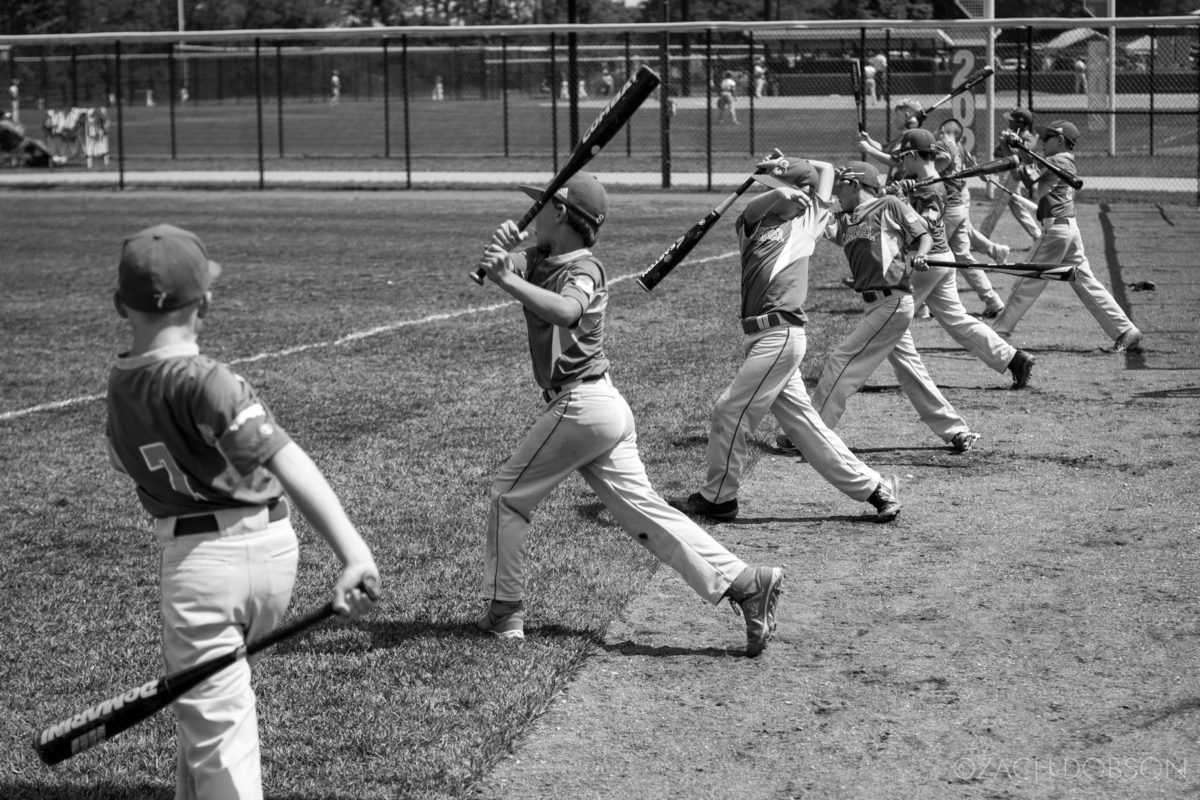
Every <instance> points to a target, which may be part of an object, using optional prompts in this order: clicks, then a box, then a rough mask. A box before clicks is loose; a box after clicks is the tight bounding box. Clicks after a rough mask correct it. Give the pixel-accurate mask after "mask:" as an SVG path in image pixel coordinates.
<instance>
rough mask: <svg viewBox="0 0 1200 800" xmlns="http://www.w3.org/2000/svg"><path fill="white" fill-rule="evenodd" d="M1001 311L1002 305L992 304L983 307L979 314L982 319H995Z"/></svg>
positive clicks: (1002, 311) (1002, 310)
mask: <svg viewBox="0 0 1200 800" xmlns="http://www.w3.org/2000/svg"><path fill="white" fill-rule="evenodd" d="M1003 313H1004V306H994V307H992V308H985V309H984V310H983V311H982V312H981V313H980V315H979V316H981V317H983V318H984V319H995V318H996V317H998V316H1000V315H1001V314H1003Z"/></svg>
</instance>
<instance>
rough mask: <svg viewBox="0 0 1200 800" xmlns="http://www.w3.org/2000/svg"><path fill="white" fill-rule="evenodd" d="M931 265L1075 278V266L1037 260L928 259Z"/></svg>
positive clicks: (1047, 278)
mask: <svg viewBox="0 0 1200 800" xmlns="http://www.w3.org/2000/svg"><path fill="white" fill-rule="evenodd" d="M925 263H926V264H928V265H929V266H931V267H953V268H954V269H984V270H987V271H988V272H1000V273H1003V274H1005V275H1016V276H1017V277H1018V278H1037V279H1038V280H1043V281H1069V280H1073V279H1074V278H1075V268H1074V267H1068V266H1067V265H1065V264H1039V263H1037V262H1036V261H1014V262H1012V263H1009V264H970V263H964V264H960V263H958V262H957V261H940V260H935V259H927V260H926V261H925Z"/></svg>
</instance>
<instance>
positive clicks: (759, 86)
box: [754, 56, 767, 97]
mask: <svg viewBox="0 0 1200 800" xmlns="http://www.w3.org/2000/svg"><path fill="white" fill-rule="evenodd" d="M766 93H767V60H766V59H765V58H763V57H762V56H755V57H754V96H755V97H762V96H764V95H765V94H766Z"/></svg>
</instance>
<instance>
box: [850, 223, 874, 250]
mask: <svg viewBox="0 0 1200 800" xmlns="http://www.w3.org/2000/svg"><path fill="white" fill-rule="evenodd" d="M876 238H877V236H876V232H875V231H874V230H872V229H871V224H870V223H869V222H867V221H866V220H864V221H863V222H860V223H859V224H857V225H851V226H850V227H848V228H846V235H845V236H843V237H842V244H843V245H847V244H850V243H851V242H853V241H855V240H857V239H865V240H866V241H868V242H873V241H875V239H876Z"/></svg>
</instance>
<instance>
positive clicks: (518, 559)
mask: <svg viewBox="0 0 1200 800" xmlns="http://www.w3.org/2000/svg"><path fill="white" fill-rule="evenodd" d="M521 188H522V190H523V191H525V192H526V193H527V194H528V195H529V196H530V197H532V198H534V199H535V200H536V199H538V198H540V197H542V196H543V190H542V189H540V188H536V187H526V186H523V187H521ZM607 216H608V197H607V194H606V193H605V191H604V187H603V186H602V185H601V184H600V182H599V181H598V180H596V178H595V176H593V175H590V174H588V173H585V172H580V173H576V174H575V175H574V176H573V177H571V178H570V179H569V180H567V181H566V182H565V183H564V184H563V186H562V188H561V189H559V190H558V191H556V192H555V193H554V194H553V195H551V199H550V201H549V202H547V203H545V205H543V206H542V207H541V210H540V211H539V212H538V213H537V216H536V217H535V218H534V220H533V225H534V229H535V232H536V244H535V246H533V247H525V248H522V247H521V245H522V243H523V242H525V240H526V239H527V238H528V236H529V234H528V233H526V232H524V231H522V230H521V228H520V226H518V224H517V223H516V222H514V221H513V220H507V221H506V222H504V223H503V224H501V225H500V227H498V228H497V229H496V231H495V232H494V233H493V234H492V239H491V243H490V244H489V245H488V246H487V247H486V248H485V249H484V252H483V256H482V258H481V260H480V262H479V267H480V268H482V269H483V270H484V271H485V273H486V275H487V277H488V278H490V279H491V280H492V281H493V282H494V283H495V284H496V285H497V286H499V287H500V288H501V289H503V290H504V291H505V292H508V293H509V294H510V295H512V296H513V297H515V298H516V299H517V300H519V301H520V302H521V304H522V305H523V306H524V311H525V323H526V328H527V330H528V334H529V352H530V355H531V357H532V359H533V374H534V378H535V380H536V381H537V385H538V387H539V388H540V389H541V399H542V402H543V403H544V404H545V405H544V407H543V408H542V412H541V414H540V415H539V416H538V418H537V421H536V422H534V424H533V427H532V428H531V429H530V431H529V433H528V434H526V436H525V439H524V441H522V442H521V444H520V445H518V447H517V450H516V452H515V453H513V455H512V457H511V458H509V460H508V461H507V462H506V463H505V464H504V466H502V467H501V468H500V471H499V472H498V473H497V474H496V476H495V478H494V479H493V480H492V487H491V504H490V511H489V512H488V520H487V539H486V543H485V548H484V572H483V579H482V581H481V593H482V595H483V597H484V598H485V600H486V601H487V603H488V606H487V610H486V613H485V614H484V616H483V617H482V619H480V620H479V623H478V625H479V627H480V628H481V629H482V630H484V631H486V632H490V633H493V634H495V635H496V636H499V637H501V638H504V639H522V638H524V636H525V613H526V609H525V584H526V570H525V558H526V554H527V552H528V547H527V544H526V540H527V538H528V535H529V527H530V520H531V519H532V517H533V512H534V510H535V509H536V508H537V506H538V504H539V503H540V502H541V501H542V500H543V499H544V498H545V497H546V496H547V495H549V494H550V492H551V491H553V489H554V488H555V487H556V486H558V484H560V483H561V482H562V481H563V480H564V479H565V478H566V477H567V476H568V475H570V474H571V473H572V472H575V471H578V472H579V473H580V474H581V475H582V476H583V478H584V480H585V481H587V483H588V485H590V486H591V487H592V489H593V490H594V491H595V492H596V494H597V495H598V496H599V497H600V500H601V501H602V502H603V503H604V505H605V507H606V508H607V509H608V510H609V512H610V513H611V514H612V515H613V517H614V518H615V519H616V521H617V523H618V524H619V525H620V526H621V527H622V528H623V529H624V530H625V532H626V533H627V534H629V536H630V537H631V538H633V539H634V540H636V541H637V542H638V544H640V545H642V546H643V547H645V548H646V549H647V550H649V551H650V552H651V553H652V554H653V555H654V556H655V557H656V558H658V560H659V561H661V562H662V563H664V564H667V565H669V566H670V567H672V568H674V569H675V571H676V572H678V573H679V574H680V576H681V577H682V578H683V579H684V580H685V581H687V583H688V585H689V586H691V587H692V589H693V590H694V591H695V592H696V593H697V594H699V595H700V596H701V597H703V598H704V599H705V600H707V601H708V602H709V603H711V604H713V605H717V604H718V603H720V602H721V601H722V600H728V601H729V603H730V605H731V606H732V607H734V608H735V609H738V610H740V611H741V613H742V614H743V615H744V616H745V618H746V655H747V656H750V657H754V656H757V655H758V654H759V653H761V652H762V651H763V649H764V648H765V647H766V646H767V641H768V639H769V638H770V636H771V633H772V631H773V630H774V628H775V607H776V603H777V602H778V599H779V593H780V588H781V586H782V583H783V569H782V568H780V567H763V566H748V565H747V564H746V563H745V562H744V561H742V560H741V559H739V558H737V557H736V556H734V555H733V554H732V553H730V552H729V551H728V550H726V549H725V548H724V547H723V546H722V545H721V544H720V543H719V542H717V541H716V540H715V539H713V537H712V536H710V535H709V534H708V533H707V532H706V531H705V530H704V529H703V528H701V527H700V526H698V525H696V524H695V523H694V522H692V521H691V520H690V519H688V518H687V517H686V516H685V515H684V514H682V513H680V512H679V511H678V510H676V509H674V508H672V507H671V506H670V505H668V504H667V502H666V501H665V500H663V499H662V498H661V497H660V496H659V495H658V493H657V492H655V491H654V487H652V486H651V485H650V480H649V478H648V477H647V476H646V468H645V467H644V466H643V464H642V459H641V455H640V454H639V453H638V447H637V430H636V428H635V426H634V420H633V412H631V411H630V409H629V404H628V403H626V401H625V398H624V397H622V396H621V393H620V391H618V390H617V387H616V385H615V384H614V383H613V381H612V378H611V377H610V376H609V374H608V373H609V360H608V357H607V355H605V352H604V320H605V314H606V311H607V309H608V299H609V293H608V285H607V280H606V276H605V272H604V268H603V266H601V263H600V260H599V259H598V258H597V257H596V256H595V255H594V254H593V253H592V251H591V249H590V248H591V247H593V246H594V245H595V243H596V240H597V237H598V236H599V233H600V226H601V225H602V224H603V223H604V221H605V218H606V217H607Z"/></svg>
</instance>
